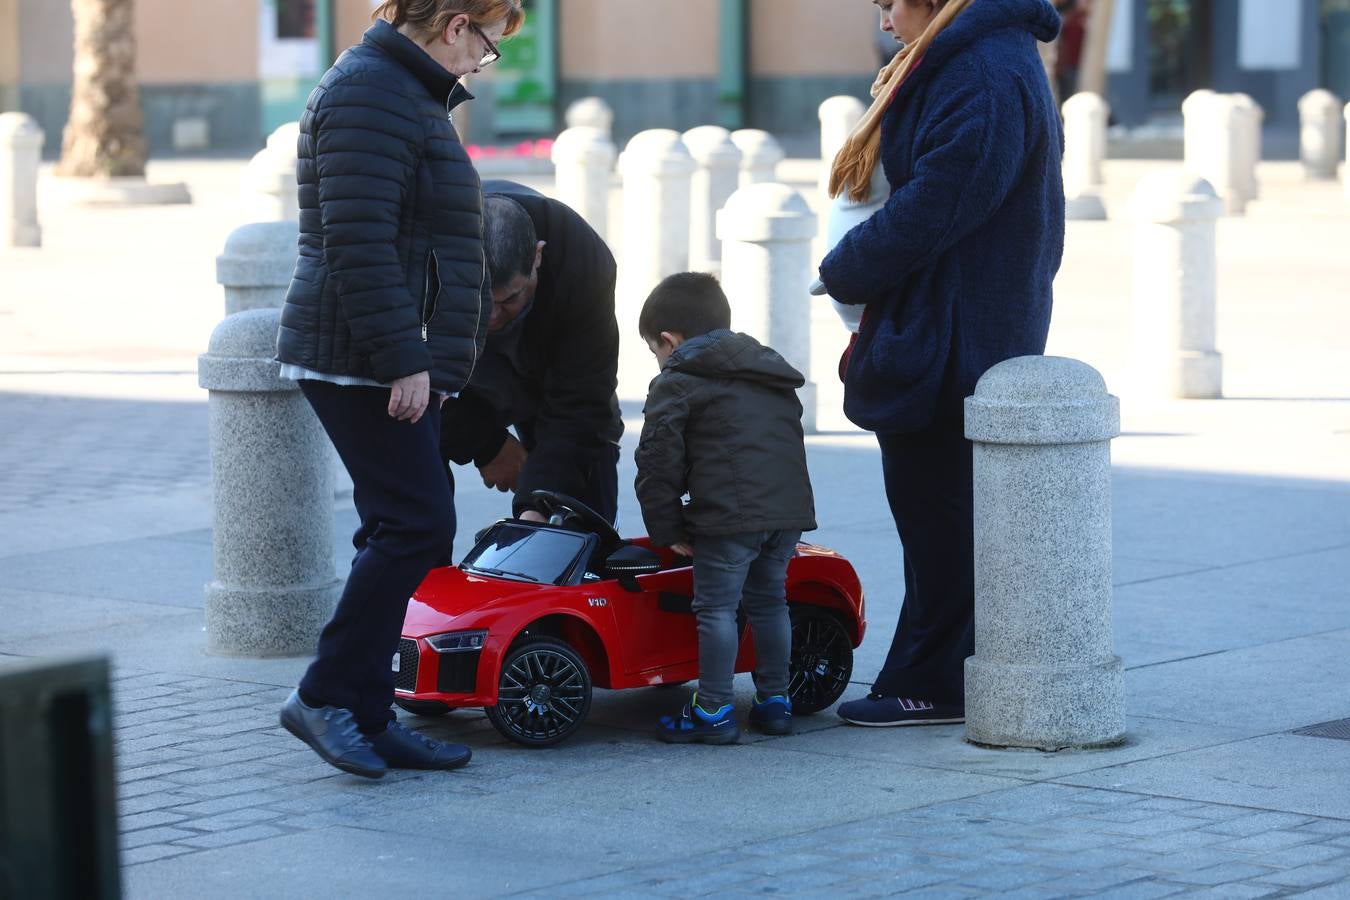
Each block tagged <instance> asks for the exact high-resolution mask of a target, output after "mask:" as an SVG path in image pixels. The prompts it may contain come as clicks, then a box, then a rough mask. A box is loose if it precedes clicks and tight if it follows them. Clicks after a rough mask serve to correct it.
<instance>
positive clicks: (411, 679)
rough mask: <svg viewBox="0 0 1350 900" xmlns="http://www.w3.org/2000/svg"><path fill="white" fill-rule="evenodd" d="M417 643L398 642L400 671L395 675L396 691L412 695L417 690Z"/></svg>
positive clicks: (404, 640) (402, 640)
mask: <svg viewBox="0 0 1350 900" xmlns="http://www.w3.org/2000/svg"><path fill="white" fill-rule="evenodd" d="M417 659H418V653H417V641H411V640H408V639H407V638H400V639H399V642H398V671H397V672H395V673H394V690H396V691H403V692H404V693H405V694H411V693H412V692H413V691H416V690H417Z"/></svg>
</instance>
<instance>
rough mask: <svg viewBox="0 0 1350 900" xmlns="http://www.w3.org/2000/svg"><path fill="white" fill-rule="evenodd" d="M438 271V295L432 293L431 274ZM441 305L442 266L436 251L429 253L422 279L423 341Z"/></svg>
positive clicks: (429, 251)
mask: <svg viewBox="0 0 1350 900" xmlns="http://www.w3.org/2000/svg"><path fill="white" fill-rule="evenodd" d="M432 269H435V271H436V293H435V294H432V293H431V272H432ZM428 302H430V303H431V312H430V313H428V312H427V303H428ZM440 304H441V264H440V261H439V260H437V259H436V251H435V250H434V249H432V250H428V251H427V264H426V274H425V275H424V276H423V279H422V341H423V342H425V341H426V340H427V330H428V327H429V326H430V325H431V320H432V319H434V318H435V317H436V307H438V306H440Z"/></svg>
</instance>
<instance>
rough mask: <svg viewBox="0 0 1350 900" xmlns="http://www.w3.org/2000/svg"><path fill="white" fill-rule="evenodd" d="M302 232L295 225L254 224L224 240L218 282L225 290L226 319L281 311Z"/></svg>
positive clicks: (245, 226) (218, 263)
mask: <svg viewBox="0 0 1350 900" xmlns="http://www.w3.org/2000/svg"><path fill="white" fill-rule="evenodd" d="M299 236H300V229H299V226H297V225H296V223H295V222H290V221H279V222H253V223H252V224H249V225H241V226H239V227H238V228H236V229H235V230H234V231H232V232H230V236H229V237H227V238H226V239H225V250H224V252H223V253H221V254H220V255H219V256H217V257H216V281H217V282H218V283H219V284H220V285H221V287H223V288H224V289H225V315H227V316H229V315H233V314H234V313H237V312H243V311H244V310H246V309H265V308H269V307H280V306H281V304H282V302H283V301H285V299H286V290H287V289H288V288H289V287H290V285H291V275H293V274H294V273H295V259H296V254H297V250H296V245H297V243H298V241H299Z"/></svg>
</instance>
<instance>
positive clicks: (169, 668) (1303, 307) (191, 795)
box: [0, 160, 1350, 900]
mask: <svg viewBox="0 0 1350 900" xmlns="http://www.w3.org/2000/svg"><path fill="white" fill-rule="evenodd" d="M1162 165H1164V164H1163V163H1150V162H1143V161H1119V162H1112V163H1108V166H1107V170H1106V171H1107V180H1108V183H1107V190H1106V200H1107V204H1108V207H1109V209H1110V210H1111V212H1112V213H1113V214H1117V213H1123V210H1124V205H1125V202H1126V200H1127V198H1128V196H1129V194H1130V191H1131V190H1132V189H1133V186H1134V185H1135V184H1136V183H1137V182H1138V180H1139V178H1140V177H1142V176H1143V175H1144V174H1146V173H1147V172H1149V171H1152V170H1154V169H1156V168H1158V167H1159V166H1162ZM242 166H243V163H242V162H240V161H198V162H181V163H164V164H160V165H159V166H157V167H155V168H153V169H152V176H157V177H161V178H169V177H175V178H183V179H186V180H187V181H188V182H189V183H190V185H191V187H192V189H193V192H194V196H195V198H196V202H195V203H194V204H193V205H192V206H186V207H173V208H160V209H124V210H84V211H78V212H77V211H74V210H70V209H62V208H60V207H57V206H53V205H50V204H48V205H45V206H44V208H43V225H44V230H45V237H46V246H45V247H44V248H43V249H41V250H22V251H18V250H2V251H0V538H2V540H0V660H3V659H4V658H5V657H33V656H69V655H72V654H84V653H106V654H109V655H110V656H111V657H112V659H113V662H114V673H115V682H114V685H113V690H114V702H115V707H116V717H115V724H116V742H117V774H118V781H119V800H118V802H119V808H118V812H119V816H120V826H121V832H122V836H121V840H122V848H123V855H122V862H123V866H124V870H123V879H124V885H125V889H126V893H127V895H128V896H129V897H132V898H158V897H170V896H191V897H193V898H200V900H206V898H244V897H312V896H320V895H325V896H335V897H346V896H353V897H357V896H388V895H392V894H394V893H396V892H398V893H405V894H406V893H408V892H410V891H417V892H420V893H423V894H425V895H427V896H455V897H461V896H462V897H478V896H513V895H525V896H541V897H543V896H591V895H618V896H679V897H687V896H699V895H715V896H726V895H764V894H790V895H805V896H852V895H881V894H895V893H913V894H916V895H921V896H932V897H960V896H968V895H982V894H989V893H1002V894H1005V895H1007V896H1016V897H1061V896H1082V895H1091V896H1109V897H1139V898H1146V897H1163V896H1171V895H1178V894H1188V893H1199V894H1203V895H1206V896H1224V897H1260V896H1287V895H1293V894H1300V895H1303V896H1309V897H1341V896H1350V741H1345V740H1334V739H1328V738H1324V737H1316V736H1307V735H1303V734H1299V733H1297V732H1298V731H1299V730H1300V729H1303V728H1305V727H1306V726H1310V725H1314V724H1318V723H1323V722H1329V721H1333V720H1338V719H1345V718H1347V717H1350V253H1348V252H1347V249H1346V248H1347V247H1350V200H1347V199H1346V198H1345V196H1344V195H1343V194H1342V193H1341V189H1340V186H1339V185H1336V184H1332V183H1325V184H1307V183H1304V182H1303V181H1302V180H1301V176H1300V174H1299V171H1298V168H1297V166H1296V165H1294V164H1284V163H1270V164H1267V165H1265V166H1264V167H1263V168H1262V170H1261V175H1262V180H1263V196H1262V199H1261V200H1260V201H1258V202H1257V203H1255V204H1254V205H1253V206H1252V207H1251V208H1250V210H1249V214H1248V215H1247V216H1246V217H1243V218H1241V219H1227V220H1224V221H1222V222H1221V223H1220V225H1219V256H1220V259H1219V264H1220V268H1219V332H1218V344H1219V349H1220V350H1221V351H1222V352H1223V354H1224V362H1225V377H1226V381H1225V391H1226V394H1227V398H1228V399H1224V400H1221V401H1204V402H1201V401H1192V402H1165V403H1157V402H1150V401H1147V400H1144V399H1140V398H1138V397H1135V396H1132V392H1131V390H1130V384H1129V382H1128V380H1127V379H1126V376H1125V374H1124V372H1125V370H1124V364H1125V360H1126V353H1127V350H1128V343H1129V322H1130V314H1129V306H1130V272H1131V265H1132V261H1131V245H1130V227H1129V225H1128V223H1126V222H1125V221H1124V220H1123V218H1116V219H1113V220H1111V221H1108V222H1083V223H1078V222H1075V223H1070V226H1069V233H1068V241H1067V249H1066V257H1065V264H1064V268H1063V271H1062V273H1061V275H1060V278H1059V281H1058V284H1057V296H1056V312H1055V320H1054V324H1053V328H1052V334H1051V347H1050V352H1052V353H1056V354H1060V355H1065V356H1073V357H1076V358H1079V359H1082V360H1085V361H1087V362H1089V363H1091V364H1092V365H1094V366H1096V367H1097V368H1098V369H1099V370H1100V371H1102V372H1103V374H1104V375H1105V376H1106V378H1107V382H1108V385H1109V386H1110V387H1111V389H1112V390H1113V392H1115V393H1118V394H1120V395H1121V396H1122V398H1123V404H1122V414H1123V420H1124V421H1123V426H1124V433H1123V434H1122V435H1121V437H1120V438H1118V439H1117V440H1116V441H1115V442H1114V445H1113V458H1114V504H1115V506H1114V542H1115V558H1114V583H1115V586H1116V589H1115V642H1116V647H1117V651H1118V652H1119V653H1120V654H1121V656H1122V657H1123V658H1124V660H1125V664H1126V667H1127V675H1126V684H1127V693H1128V696H1127V704H1128V716H1129V718H1128V730H1129V731H1128V741H1127V742H1126V743H1125V744H1124V745H1123V746H1121V747H1119V748H1116V749H1112V750H1101V751H1093V752H1078V753H1072V752H1064V753H1058V754H1044V753H1036V752H1016V751H992V750H985V749H980V748H977V747H974V746H972V745H969V744H966V743H964V742H963V740H962V735H963V729H962V728H961V727H960V726H950V727H931V728H922V729H881V730H874V729H861V728H852V727H848V726H845V725H843V724H842V723H841V722H840V721H839V720H838V719H837V718H836V717H835V716H834V715H833V712H832V711H827V712H825V713H822V714H819V715H817V716H814V717H810V718H809V719H804V720H802V722H801V723H800V727H799V732H798V734H796V735H795V736H792V737H786V738H768V739H766V738H761V737H758V736H754V735H747V736H746V737H745V738H743V739H742V743H741V745H740V746H737V747H730V748H718V747H671V746H666V745H662V744H659V743H657V742H655V741H654V740H652V739H651V737H650V736H649V731H650V726H651V725H652V723H653V721H654V720H655V718H656V717H657V716H658V715H659V714H661V713H663V712H666V711H668V710H669V709H670V708H671V707H673V706H676V705H678V704H679V703H680V702H681V700H682V698H683V694H682V692H681V691H679V690H676V689H663V688H653V689H647V690H639V691H628V692H607V691H597V694H596V697H595V702H594V706H593V709H592V713H591V718H590V723H589V725H588V726H587V727H586V728H585V729H584V730H583V731H582V732H581V733H580V734H579V735H578V736H577V737H576V738H575V739H574V740H572V741H570V742H569V743H567V744H565V745H563V746H561V747H558V748H554V749H549V750H543V751H531V750H527V749H522V748H520V747H517V746H515V745H512V744H509V743H507V742H505V741H504V740H503V739H501V738H500V737H499V736H498V735H497V733H496V732H495V731H494V730H493V729H492V728H491V727H490V726H489V725H488V723H487V721H486V719H485V718H484V716H483V715H482V714H481V712H478V711H473V712H457V713H454V714H452V715H451V716H449V717H447V718H445V719H441V720H436V721H434V722H433V721H430V720H425V721H424V720H412V722H413V724H417V725H418V726H419V727H421V726H425V730H426V731H427V732H428V733H430V734H432V735H433V736H436V737H442V738H451V739H454V740H460V741H463V742H466V743H469V744H470V745H472V746H473V748H474V752H475V756H474V760H473V762H472V764H471V765H470V766H469V767H467V768H465V769H463V770H461V771H458V772H453V773H409V772H402V773H391V774H390V775H389V776H388V777H386V778H385V779H383V780H382V781H379V782H367V781H364V780H361V779H358V778H355V777H351V776H347V775H344V774H341V773H338V772H336V771H334V770H333V769H331V768H329V767H327V766H326V765H324V764H323V763H322V762H320V761H319V760H318V759H317V758H316V757H315V756H314V755H313V754H312V753H311V752H310V751H309V750H307V749H306V748H305V747H303V746H302V745H301V744H299V743H298V742H297V741H295V740H294V739H293V738H291V737H290V736H289V735H287V734H286V733H285V732H283V731H282V730H281V729H280V728H279V726H278V724H277V719H276V714H277V708H278V706H279V704H280V703H281V701H282V699H283V698H284V697H285V696H286V694H287V692H288V691H289V689H290V687H291V686H292V685H293V684H294V683H295V681H296V679H297V678H298V676H299V674H300V673H301V672H302V671H303V667H304V665H305V663H306V660H304V659H280V660H245V659H230V658H222V657H214V656H208V655H206V654H205V652H204V646H205V635H204V632H203V617H202V602H203V585H204V584H205V583H206V582H207V581H208V580H209V579H210V578H211V532H210V527H211V497H210V465H209V457H208V447H207V408H206V402H205V399H206V398H205V395H204V393H203V392H202V391H200V390H199V389H198V388H197V387H196V374H195V357H196V354H197V353H199V352H201V350H202V349H203V348H204V347H205V344H206V339H207V336H208V335H209V333H210V331H211V328H212V327H213V326H214V324H215V323H216V322H217V321H218V320H219V318H220V316H221V313H222V300H221V294H220V289H219V288H218V286H216V284H215V282H214V257H215V255H216V254H217V253H218V252H219V251H220V247H221V245H222V244H223V242H224V239H225V236H226V235H227V234H228V232H229V231H230V229H231V228H233V227H234V226H236V225H238V224H242V221H244V219H243V218H241V217H242V215H243V213H242V210H243V208H244V203H243V201H242V200H241V199H240V198H239V197H238V196H237V190H236V186H237V184H238V178H239V174H240V172H241V170H242ZM784 173H785V175H786V177H787V179H788V180H789V181H791V182H793V183H794V184H795V185H796V186H798V187H800V188H802V189H803V190H804V191H809V190H810V189H811V185H812V184H813V180H814V177H815V164H814V162H812V161H809V160H791V161H789V163H788V164H787V165H786V166H785V168H784ZM530 183H532V184H535V185H536V186H538V187H541V188H543V189H547V188H548V187H549V184H548V182H547V181H545V180H541V179H537V178H536V179H531V180H530ZM615 207H616V209H617V208H618V204H615ZM624 230H625V229H623V228H622V223H617V222H616V225H615V230H614V232H613V233H615V234H618V233H621V232H623V231H624ZM627 231H628V233H632V232H631V229H628V230H627ZM635 299H636V298H620V302H621V303H623V302H625V301H626V302H635ZM733 300H734V298H733ZM817 313H818V314H817V315H816V316H815V318H814V320H813V322H814V325H815V328H814V339H815V346H814V348H813V363H812V364H813V373H812V378H813V380H815V381H816V382H817V383H818V384H819V385H820V395H821V407H822V408H821V412H820V422H821V425H822V429H823V430H822V433H821V434H819V435H815V436H813V437H811V438H809V440H808V444H809V447H808V449H809V455H810V464H811V470H812V477H813V480H814V484H815V488H816V493H817V498H818V513H819V515H818V517H819V520H820V523H821V528H820V530H819V531H818V532H817V533H816V534H815V535H814V536H813V539H814V540H817V541H819V542H820V543H823V544H826V545H829V546H833V547H835V548H837V549H839V550H840V551H841V552H843V553H844V554H845V555H846V556H848V557H849V559H851V560H852V561H853V563H854V564H855V565H856V567H857V568H858V571H859V573H860V575H861V577H862V580H863V583H864V586H865V588H866V590H867V601H868V603H867V612H868V618H869V621H870V630H869V632H868V636H867V639H866V641H865V642H864V644H863V646H862V647H861V648H860V650H859V651H858V655H857V660H856V667H855V674H854V683H853V684H852V685H851V686H850V688H849V690H848V692H847V693H846V694H845V698H846V699H848V698H853V697H857V696H861V695H862V694H864V693H865V692H866V690H867V686H868V683H869V679H870V676H871V675H873V674H874V673H875V672H876V669H877V667H878V666H879V664H880V662H881V659H882V657H883V656H884V654H885V651H886V648H887V645H888V643H889V639H890V635H891V632H892V629H893V627H894V624H895V620H896V616H897V613H898V609H899V603H900V596H899V594H898V592H897V589H896V585H898V584H900V583H901V559H900V555H899V551H898V544H897V541H896V538H895V535H894V530H893V526H892V524H891V521H890V518H889V515H888V512H887V507H886V503H885V500H884V497H883V495H882V491H881V487H880V485H881V476H880V467H879V460H878V455H877V451H876V447H875V443H874V442H873V440H872V438H871V437H870V436H869V435H867V434H864V433H861V432H858V431H857V430H855V429H853V428H852V427H851V426H849V425H848V423H847V422H845V421H844V419H843V418H842V416H841V415H839V413H838V402H839V387H838V384H837V379H835V377H834V375H833V360H834V358H836V357H837V355H838V351H839V349H840V347H841V345H842V332H841V330H840V328H839V326H838V325H837V323H836V322H834V321H833V314H832V313H831V312H830V311H829V310H828V309H827V308H824V307H821V308H820V309H818V310H817ZM632 337H633V336H630V335H625V340H628V339H631V338H632ZM652 374H654V368H652V367H651V366H650V364H649V365H647V366H644V367H642V368H640V369H638V368H632V369H625V371H623V372H622V373H621V393H622V395H623V398H624V410H625V415H626V418H627V422H628V425H629V429H628V434H627V436H626V437H625V441H624V448H623V449H624V453H623V464H622V465H623V468H622V470H621V473H620V484H621V488H622V490H621V500H622V502H621V513H620V515H621V522H622V524H623V526H624V527H623V528H622V530H624V531H626V532H630V533H631V532H633V531H636V530H638V528H639V527H640V526H639V524H638V523H639V522H640V516H639V514H638V511H637V507H636V504H635V501H634V499H633V497H632V492H631V484H632V477H633V466H632V451H633V447H634V445H635V441H636V434H637V423H638V420H639V418H640V409H641V395H642V393H643V391H644V389H645V385H646V382H647V380H648V379H649V378H650V377H651V375H652ZM459 481H460V484H461V486H462V487H463V489H462V490H461V494H460V497H459V504H458V510H459V518H460V522H461V523H462V531H463V532H464V533H471V532H472V531H473V530H476V528H478V527H479V526H480V525H482V524H486V523H487V522H489V521H491V520H492V519H494V518H496V517H497V516H499V515H502V514H504V513H505V512H506V509H507V507H506V503H505V500H504V498H503V497H502V495H498V494H494V493H490V492H488V491H486V490H484V489H482V488H481V487H479V488H475V487H473V486H472V481H473V479H472V477H471V476H470V474H469V473H467V472H466V473H464V475H463V477H461V478H460V479H459ZM333 514H334V516H335V519H336V522H337V529H336V531H337V534H338V538H337V539H336V542H335V543H336V546H335V560H336V565H337V568H338V570H339V571H341V570H342V569H344V568H345V566H346V564H347V560H348V559H349V556H350V544H349V543H347V537H346V536H347V535H348V534H350V532H351V530H352V528H353V527H354V524H355V515H354V513H353V511H352V510H351V508H350V500H349V499H347V498H346V497H339V498H337V499H336V501H335V503H334V509H333ZM464 549H466V539H465V538H464V537H463V535H461V538H460V540H459V541H458V543H457V551H459V552H462V551H463V550H464ZM738 687H739V689H740V693H741V697H740V699H741V701H742V702H741V707H742V714H743V708H744V706H745V703H744V701H745V700H747V699H748V696H749V691H750V685H749V682H748V680H745V681H738Z"/></svg>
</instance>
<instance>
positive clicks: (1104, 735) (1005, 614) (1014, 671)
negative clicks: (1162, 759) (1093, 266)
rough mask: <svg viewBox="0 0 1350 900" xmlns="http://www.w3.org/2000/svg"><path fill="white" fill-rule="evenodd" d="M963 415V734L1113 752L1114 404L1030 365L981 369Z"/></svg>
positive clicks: (1091, 378)
mask: <svg viewBox="0 0 1350 900" xmlns="http://www.w3.org/2000/svg"><path fill="white" fill-rule="evenodd" d="M965 413H966V422H965V433H966V437H967V438H969V439H970V441H971V442H972V444H973V465H974V497H975V655H974V656H972V657H970V658H969V659H967V660H966V738H967V740H969V741H972V742H974V743H977V744H983V745H986V746H992V747H1022V748H1035V749H1039V750H1062V749H1069V748H1088V747H1103V746H1110V745H1113V744H1118V743H1120V742H1121V741H1122V740H1124V737H1125V677H1124V666H1123V664H1122V663H1121V659H1120V657H1119V656H1117V655H1116V654H1115V649H1114V642H1113V637H1112V626H1111V602H1112V588H1111V439H1112V438H1113V437H1115V436H1116V435H1118V434H1119V433H1120V404H1119V402H1118V401H1117V400H1116V398H1115V397H1113V396H1111V395H1110V394H1108V393H1107V391H1106V385H1105V383H1104V382H1103V381H1102V378H1101V376H1100V375H1099V374H1097V372H1096V371H1095V370H1094V369H1093V368H1092V367H1091V366H1088V365H1086V364H1084V363H1081V362H1078V361H1077V360H1072V359H1062V358H1056V357H1043V356H1028V357H1020V358H1017V359H1010V360H1007V361H1005V362H1002V363H999V364H998V365H996V366H994V367H993V368H992V369H990V370H989V371H988V372H986V373H985V374H984V376H983V377H982V378H981V379H980V381H979V383H978V384H977V385H976V387H975V395H974V396H973V397H969V398H967V399H966V409H965Z"/></svg>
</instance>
